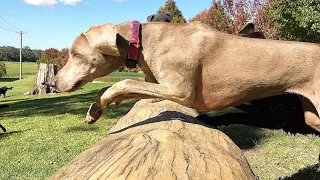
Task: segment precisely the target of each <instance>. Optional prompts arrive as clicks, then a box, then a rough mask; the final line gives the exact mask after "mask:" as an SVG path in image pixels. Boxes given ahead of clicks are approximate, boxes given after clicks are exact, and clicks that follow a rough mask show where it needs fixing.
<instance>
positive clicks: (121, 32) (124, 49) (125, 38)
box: [117, 21, 156, 82]
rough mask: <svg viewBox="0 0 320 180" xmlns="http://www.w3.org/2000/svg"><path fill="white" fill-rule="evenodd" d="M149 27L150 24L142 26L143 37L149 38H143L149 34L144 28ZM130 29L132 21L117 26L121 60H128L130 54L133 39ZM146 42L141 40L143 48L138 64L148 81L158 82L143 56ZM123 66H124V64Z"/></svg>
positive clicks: (140, 51) (141, 48)
mask: <svg viewBox="0 0 320 180" xmlns="http://www.w3.org/2000/svg"><path fill="white" fill-rule="evenodd" d="M147 25H148V23H147V24H141V37H144V38H147V36H143V33H148V32H146V30H145V28H144V27H145V26H147ZM130 28H131V21H128V22H125V23H121V24H119V25H117V32H118V37H117V46H118V48H119V50H120V54H121V59H127V55H128V52H129V42H130V38H131V31H130ZM144 40H146V39H140V44H141V47H140V49H139V54H138V59H137V63H138V66H140V67H141V69H142V71H143V72H144V74H145V75H146V79H148V80H149V81H150V82H156V80H155V78H154V76H153V75H152V73H151V71H150V68H149V66H148V65H147V62H146V61H145V59H144V56H143V54H142V50H143V41H144ZM124 62H125V61H124ZM123 66H124V64H123Z"/></svg>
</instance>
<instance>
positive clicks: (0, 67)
mask: <svg viewBox="0 0 320 180" xmlns="http://www.w3.org/2000/svg"><path fill="white" fill-rule="evenodd" d="M6 74H7V67H6V64H5V63H4V62H0V77H3V76H5V75H6Z"/></svg>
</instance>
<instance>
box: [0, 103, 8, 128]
mask: <svg viewBox="0 0 320 180" xmlns="http://www.w3.org/2000/svg"><path fill="white" fill-rule="evenodd" d="M7 107H9V105H8V104H0V109H2V108H7ZM0 128H1V129H2V131H3V132H6V131H7V130H6V128H4V127H3V126H2V125H1V124H0Z"/></svg>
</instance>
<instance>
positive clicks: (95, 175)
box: [51, 100, 255, 180]
mask: <svg viewBox="0 0 320 180" xmlns="http://www.w3.org/2000/svg"><path fill="white" fill-rule="evenodd" d="M195 116H197V112H196V111H195V110H193V109H190V108H187V107H184V106H181V105H179V104H177V103H174V102H170V101H166V100H165V101H160V102H156V103H152V100H141V101H139V102H138V103H136V105H135V106H134V107H133V108H132V109H131V111H130V112H129V113H128V114H127V115H125V116H124V117H122V118H121V119H120V120H119V122H118V123H117V125H116V126H115V127H114V128H112V129H111V130H110V132H109V135H108V136H106V137H105V138H103V139H102V140H101V141H100V142H99V143H97V144H96V145H94V146H93V147H92V148H90V149H89V150H87V151H85V152H83V153H82V154H80V155H78V156H77V157H76V158H75V159H74V160H72V161H71V162H70V163H69V164H67V165H66V166H65V167H63V168H61V169H60V170H58V171H57V172H56V173H55V174H54V175H53V176H52V177H51V179H89V178H90V179H99V178H100V179H112V180H114V179H228V180H229V179H246V180H247V179H255V176H254V174H253V172H252V170H251V168H250V166H249V164H248V162H247V160H246V158H245V157H244V155H243V153H242V151H241V150H240V149H239V148H238V147H237V146H236V145H235V144H234V143H233V142H232V140H231V139H230V138H229V137H227V136H226V135H225V134H223V133H222V132H220V131H218V130H216V129H213V128H211V127H208V126H206V125H205V124H202V123H201V122H199V121H197V120H196V118H194V117H195Z"/></svg>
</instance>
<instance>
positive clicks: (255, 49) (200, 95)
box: [55, 22, 320, 131]
mask: <svg viewBox="0 0 320 180" xmlns="http://www.w3.org/2000/svg"><path fill="white" fill-rule="evenodd" d="M130 28H131V23H130V22H126V23H122V24H119V25H113V24H102V25H96V26H93V27H91V28H90V29H89V30H88V31H86V32H84V33H81V34H80V35H79V36H78V37H77V38H76V39H75V40H74V43H73V45H72V47H71V49H70V57H69V60H68V62H67V64H66V65H65V66H64V67H63V68H62V69H61V71H60V72H59V73H58V74H57V76H56V79H55V86H56V88H57V90H60V91H75V90H77V89H79V88H80V87H82V86H83V85H85V84H86V83H88V82H90V81H92V80H94V79H95V78H97V77H101V76H105V75H107V74H109V73H111V72H113V71H115V70H117V69H119V68H120V67H122V66H124V65H125V63H126V57H127V54H128V43H129V39H130ZM141 28H142V30H141V33H142V35H141V48H140V52H139V58H138V64H139V66H140V67H141V68H142V70H143V71H144V73H145V75H146V77H147V79H148V81H149V82H141V81H135V80H124V81H121V82H118V83H116V84H114V85H113V86H111V87H110V88H108V89H103V90H102V91H100V93H99V95H98V97H97V101H96V103H94V104H92V106H91V107H90V109H89V111H88V114H87V117H86V122H87V123H93V122H95V121H96V120H97V119H98V118H99V117H100V116H101V114H102V112H103V110H104V109H105V108H106V107H108V105H109V104H110V103H112V102H115V103H117V104H118V103H120V102H121V101H123V100H127V99H141V98H162V99H168V100H171V101H175V102H178V103H180V104H182V105H185V106H188V107H192V108H195V109H198V110H217V109H223V108H227V107H230V106H235V105H239V104H242V103H244V102H248V101H252V100H255V99H260V98H263V97H268V96H274V95H279V94H284V93H295V94H298V95H301V97H303V98H301V100H302V104H303V107H304V110H305V120H306V123H307V124H308V125H310V126H311V127H313V128H314V129H316V130H318V131H320V119H319V117H318V113H317V110H318V112H319V111H320V96H319V94H320V83H319V79H320V73H318V72H319V71H320V64H319V63H320V46H319V45H317V44H312V43H301V42H288V41H276V40H267V39H255V38H245V37H239V36H236V35H230V34H226V33H222V32H219V31H216V30H214V29H212V28H211V27H210V26H207V25H204V24H201V23H199V22H194V23H187V24H170V23H147V24H143V25H142V27H141ZM310 102H312V103H310Z"/></svg>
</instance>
